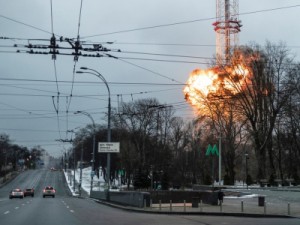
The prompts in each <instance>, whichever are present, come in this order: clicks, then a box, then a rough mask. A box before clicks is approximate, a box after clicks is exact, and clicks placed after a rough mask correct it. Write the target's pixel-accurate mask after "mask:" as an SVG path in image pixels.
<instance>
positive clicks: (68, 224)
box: [0, 168, 300, 225]
mask: <svg viewBox="0 0 300 225" xmlns="http://www.w3.org/2000/svg"><path fill="white" fill-rule="evenodd" d="M47 185H51V186H53V187H55V188H56V190H57V192H56V197H55V198H43V197H42V189H43V188H44V186H47ZM16 187H20V188H22V189H23V188H27V187H34V188H35V196H34V197H33V198H32V197H26V198H24V199H11V200H10V199H9V198H8V194H9V191H10V189H12V188H16ZM241 223H243V225H248V224H260V225H263V224H266V225H268V224H272V225H282V224H295V225H296V224H297V225H299V224H300V219H278V218H240V217H220V216H189V215H156V214H147V213H137V212H130V211H125V210H121V209H116V208H111V207H109V206H105V205H102V204H99V203H96V202H94V201H92V200H90V199H80V198H74V197H72V196H71V195H70V192H69V191H68V188H67V186H66V183H65V179H64V175H63V173H62V171H51V170H50V169H49V168H44V169H43V168H41V169H36V170H28V171H24V172H22V173H21V174H20V175H19V176H17V177H16V178H15V179H14V180H12V181H11V182H10V183H8V184H6V185H5V186H3V187H2V188H1V189H0V224H3V225H4V224H5V225H24V224H31V225H53V224H64V225H96V224H97V225H140V224H143V225H158V224H159V225H201V224H205V225H210V224H211V225H220V224H231V225H235V224H236V225H238V224H241Z"/></svg>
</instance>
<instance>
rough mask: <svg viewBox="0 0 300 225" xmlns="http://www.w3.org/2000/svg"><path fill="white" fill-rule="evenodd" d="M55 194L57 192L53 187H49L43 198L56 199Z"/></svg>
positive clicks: (45, 189) (45, 190)
mask: <svg viewBox="0 0 300 225" xmlns="http://www.w3.org/2000/svg"><path fill="white" fill-rule="evenodd" d="M55 192H56V190H55V189H54V188H53V187H51V186H47V187H45V188H44V190H43V198H45V197H46V196H50V197H52V198H55Z"/></svg>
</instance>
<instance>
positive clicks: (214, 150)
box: [205, 144, 219, 186]
mask: <svg viewBox="0 0 300 225" xmlns="http://www.w3.org/2000/svg"><path fill="white" fill-rule="evenodd" d="M205 155H206V156H210V155H211V156H212V169H211V170H212V186H214V158H213V156H214V155H217V156H219V151H218V147H217V145H214V147H212V146H211V145H210V144H209V145H208V146H207V149H206V153H205Z"/></svg>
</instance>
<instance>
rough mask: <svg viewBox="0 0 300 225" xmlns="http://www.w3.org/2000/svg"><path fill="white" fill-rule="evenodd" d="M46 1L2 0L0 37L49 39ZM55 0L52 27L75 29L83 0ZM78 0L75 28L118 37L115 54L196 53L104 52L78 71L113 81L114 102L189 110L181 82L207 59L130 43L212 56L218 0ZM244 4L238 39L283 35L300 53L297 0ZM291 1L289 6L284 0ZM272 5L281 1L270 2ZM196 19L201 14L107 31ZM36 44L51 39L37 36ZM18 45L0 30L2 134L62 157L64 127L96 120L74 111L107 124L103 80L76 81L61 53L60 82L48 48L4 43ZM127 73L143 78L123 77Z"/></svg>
mask: <svg viewBox="0 0 300 225" xmlns="http://www.w3.org/2000/svg"><path fill="white" fill-rule="evenodd" d="M50 3H51V1H50V0H49V1H45V0H44V1H41V0H26V1H22V0H9V1H8V0H0V15H1V17H0V30H1V33H0V37H12V38H25V39H34V38H35V39H36V38H41V39H50V37H51V33H52V26H51V4H50ZM52 3H53V4H52V11H53V31H54V33H55V34H56V35H58V36H63V37H66V38H76V37H77V33H78V21H79V12H80V3H81V0H52ZM82 3H83V4H82V11H81V23H80V29H79V35H80V38H81V40H82V41H86V43H98V42H114V44H108V45H105V47H107V48H110V49H120V50H121V51H122V52H124V53H111V54H113V55H116V56H118V57H131V58H147V59H149V58H151V59H159V60H161V59H162V60H171V61H174V60H175V61H188V62H199V63H174V62H157V61H149V60H130V59H124V60H126V62H124V61H122V60H120V59H113V58H107V57H106V58H87V57H86V58H84V57H80V58H79V60H78V62H77V63H76V69H77V70H79V68H80V67H81V66H86V67H90V68H93V69H95V70H97V71H99V72H100V73H101V74H102V75H103V76H104V77H105V79H106V80H107V81H108V82H109V83H110V89H111V94H112V107H117V103H118V101H117V100H118V98H117V95H119V96H121V95H122V99H123V101H124V102H129V101H132V99H133V100H137V99H140V98H149V97H154V98H157V99H158V100H159V101H160V102H161V103H163V104H172V105H174V108H175V109H176V112H177V115H179V116H182V117H184V118H188V119H191V118H193V112H192V108H191V107H190V106H189V105H188V104H187V103H185V102H184V96H183V94H182V88H183V85H180V84H183V83H185V81H186V80H187V78H188V75H189V73H190V72H191V71H192V70H194V69H195V68H206V67H207V64H206V62H207V61H208V60H205V59H202V58H182V57H171V56H168V57H166V56H165V57H162V56H158V55H145V54H133V53H125V52H142V53H155V54H167V55H181V56H183V55H184V56H195V57H205V58H208V59H209V58H211V57H213V55H214V53H215V33H214V30H213V26H212V23H213V22H214V19H212V18H214V17H215V14H216V9H215V6H216V3H215V0H210V1H207V0H185V1H183V0H151V1H143V0H127V1H124V0H109V1H101V0H83V1H82ZM239 5H240V7H239V11H240V14H241V15H240V19H241V20H242V24H243V27H242V31H241V33H240V36H239V37H240V44H248V43H250V42H256V43H259V44H264V43H265V41H266V40H269V41H271V42H273V43H277V42H279V41H284V42H285V43H286V45H287V46H289V48H290V49H291V51H292V52H293V53H295V54H296V55H297V59H299V55H300V51H299V50H300V44H299V40H300V31H299V26H298V24H297V23H298V20H299V13H300V1H299V0H260V1H259V0H251V1H249V0H247V1H246V0H240V2H239ZM289 6H291V7H290V8H286V7H289ZM276 8H282V9H277V10H271V9H276ZM263 10H266V11H263ZM248 13H249V14H248ZM5 17H7V18H5ZM13 20H15V21H18V22H21V23H24V24H27V25H30V26H33V27H36V28H39V29H42V30H44V31H47V32H48V33H47V32H43V31H40V30H38V29H33V28H32V27H29V26H26V25H24V24H20V23H17V22H14V21H13ZM193 20H197V22H189V23H184V24H179V25H174V26H163V27H160V28H154V29H144V30H138V31H131V32H121V33H114V34H107V33H113V32H119V31H124V30H131V29H136V28H143V27H151V26H157V25H163V24H173V23H177V22H185V21H193ZM30 43H31V44H41V43H43V44H49V43H48V42H39V41H30ZM14 44H18V45H19V44H28V41H24V40H17V39H15V40H1V39H0V46H1V48H0V85H1V89H0V133H7V134H9V135H10V138H11V139H12V140H13V142H14V143H16V144H19V145H23V146H27V147H29V148H31V147H33V146H35V145H40V146H41V147H43V148H45V149H46V150H48V152H49V153H50V154H52V155H55V156H59V155H61V153H62V151H64V150H66V149H68V148H69V147H70V145H68V144H62V143H60V142H57V141H55V140H57V139H60V138H63V139H65V138H70V134H68V136H66V130H71V129H74V128H75V127H84V126H85V125H86V124H87V123H90V119H89V118H88V117H86V116H83V115H74V114H73V112H75V111H77V110H83V111H86V112H88V113H90V114H91V115H92V116H93V118H94V120H95V122H96V123H102V124H104V123H106V121H105V118H104V115H105V113H106V112H107V99H108V96H107V89H106V87H105V86H104V85H103V84H102V83H101V80H100V79H99V78H97V77H95V76H92V75H90V74H76V75H75V77H74V80H75V83H74V86H73V89H72V80H73V68H74V64H75V63H74V60H73V57H72V56H63V55H58V56H57V60H56V61H55V66H56V71H57V79H58V81H59V82H58V83H57V84H56V83H55V82H54V81H55V79H56V78H55V72H54V71H55V69H54V68H55V66H54V61H53V60H51V55H32V54H17V53H9V52H12V51H16V50H17V49H19V48H12V47H5V46H13V45H14ZM58 44H60V43H58ZM22 49H24V48H22ZM70 52H71V51H70ZM130 63H133V64H135V66H134V65H132V64H130ZM141 67H143V68H144V69H142V68H141ZM150 71H152V72H150ZM37 80H46V81H43V82H38V81H37ZM62 81H67V82H62ZM83 82H88V83H83ZM124 82H126V83H145V84H143V85H142V84H139V85H136V84H120V83H124ZM146 83H156V84H170V85H146ZM171 84H172V85H171ZM57 86H58V89H59V92H60V98H59V102H58V101H57V97H55V98H54V102H55V107H57V105H58V107H59V108H58V112H59V113H58V116H57V114H56V112H55V108H54V105H53V99H52V96H57ZM71 90H72V92H71ZM71 93H72V96H73V97H72V98H70V94H71ZM119 100H120V98H119ZM68 106H69V108H68ZM67 109H69V113H68V114H67V113H66V110H67ZM59 131H60V132H59Z"/></svg>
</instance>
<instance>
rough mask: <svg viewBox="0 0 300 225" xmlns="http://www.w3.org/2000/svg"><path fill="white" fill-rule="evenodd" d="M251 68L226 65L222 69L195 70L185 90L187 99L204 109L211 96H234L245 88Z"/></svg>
mask: <svg viewBox="0 0 300 225" xmlns="http://www.w3.org/2000/svg"><path fill="white" fill-rule="evenodd" d="M248 76H249V69H247V68H246V67H245V66H244V65H242V64H238V65H235V66H225V67H224V68H222V69H220V68H219V67H216V68H209V69H206V70H202V69H196V70H194V71H193V72H192V73H191V74H190V76H189V78H188V80H187V84H186V86H185V88H184V90H183V92H184V94H185V99H186V100H187V101H188V102H189V103H190V104H191V105H192V106H194V107H195V108H197V109H202V108H203V103H204V102H205V101H208V100H209V98H210V97H211V96H219V97H221V96H222V97H227V96H234V95H236V94H238V93H239V92H241V90H243V88H245V85H246V82H247V80H248V79H249V78H248Z"/></svg>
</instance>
